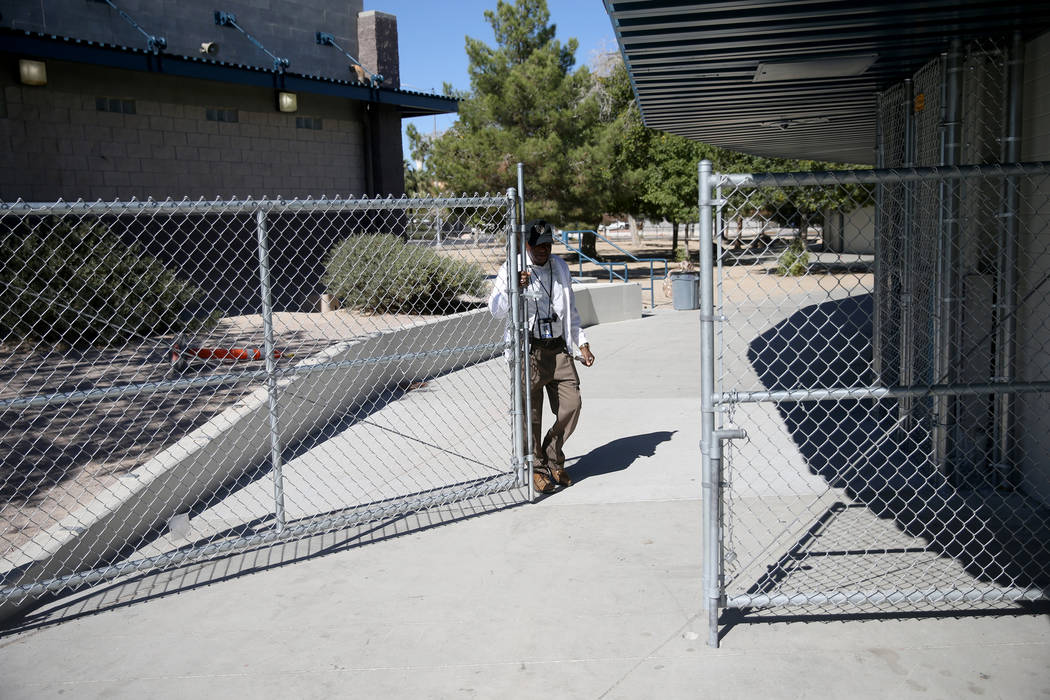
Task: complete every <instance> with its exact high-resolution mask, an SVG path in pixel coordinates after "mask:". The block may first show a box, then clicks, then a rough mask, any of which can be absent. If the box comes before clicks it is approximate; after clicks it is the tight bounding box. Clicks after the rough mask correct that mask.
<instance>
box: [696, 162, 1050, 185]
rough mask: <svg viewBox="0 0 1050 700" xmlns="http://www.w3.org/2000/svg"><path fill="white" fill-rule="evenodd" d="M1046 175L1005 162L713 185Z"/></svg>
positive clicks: (1039, 166) (725, 180)
mask: <svg viewBox="0 0 1050 700" xmlns="http://www.w3.org/2000/svg"><path fill="white" fill-rule="evenodd" d="M1018 175H1050V162H1047V161H1040V162H1033V163H1006V164H995V165H957V166H934V167H926V168H883V169H877V170H876V169H871V170H820V171H813V172H794V173H716V174H715V175H714V182H715V184H717V185H720V186H733V187H764V186H779V187H791V186H802V185H845V184H857V185H866V184H878V183H880V182H912V181H917V180H935V179H942V180H943V179H952V180H955V179H960V180H961V179H965V178H973V177H989V176H992V177H1004V176H1005V177H1010V176H1018Z"/></svg>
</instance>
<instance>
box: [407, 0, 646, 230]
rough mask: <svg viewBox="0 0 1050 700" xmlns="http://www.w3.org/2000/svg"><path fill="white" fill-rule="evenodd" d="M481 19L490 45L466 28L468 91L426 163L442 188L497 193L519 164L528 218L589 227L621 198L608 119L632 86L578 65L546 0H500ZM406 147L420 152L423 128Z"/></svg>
mask: <svg viewBox="0 0 1050 700" xmlns="http://www.w3.org/2000/svg"><path fill="white" fill-rule="evenodd" d="M485 18H486V20H487V21H488V23H489V25H490V26H491V27H492V30H493V35H494V38H495V45H494V46H490V45H488V44H486V43H485V42H483V41H481V40H479V39H475V38H471V37H467V40H466V51H467V55H468V57H469V59H470V68H469V73H470V79H471V91H470V93H468V94H467V95H465V96H463V97H462V99H461V102H460V106H459V119H458V120H457V122H456V123H455V124H454V125H453V126H452V127H451V128H449V129H448V130H447V131H445V132H444V133H443V134H442V135H441V136H439V137H438V138H437V139H436V140H434V142H433V144H432V150H430V151H429V152H427V153H425V156H426V166H425V167H426V168H428V169H429V171H430V172H431V173H432V179H433V181H434V182H436V183H440V186H441V187H442V188H443V190H444V191H446V192H466V193H473V192H499V191H503V190H505V189H506V188H507V187H509V186H512V185H514V184H515V182H516V171H515V166H516V164H517V163H519V162H521V163H524V167H525V174H526V179H525V184H526V191H525V195H526V201H527V207H528V210H527V214H528V216H529V218H533V217H543V218H546V219H548V220H550V221H552V222H556V223H557V224H559V225H560V226H562V227H563V228H569V227H573V228H577V227H578V228H593V227H595V226H596V225H597V224H598V223H599V222H600V220H601V217H602V215H603V214H604V213H605V212H606V211H608V210H609V207H610V204H611V203H613V202H614V201H615V199H616V197H617V194H616V192H614V191H612V190H615V189H616V188H619V190H616V191H622V190H623V189H624V188H623V187H622V186H621V185H620V180H619V179H618V178H617V177H616V171H615V169H614V167H613V166H614V162H613V160H614V158H613V156H614V154H615V152H616V149H617V139H616V138H615V131H614V130H611V129H610V127H611V125H612V124H614V123H615V121H616V119H617V118H618V116H619V115H620V113H621V112H622V106H623V104H626V101H627V99H628V95H624V94H623V91H622V90H612V89H610V88H614V87H616V86H614V85H612V84H611V83H610V84H607V83H606V82H604V81H603V79H602V78H600V77H596V76H594V75H593V74H592V73H591V71H590V70H589V69H588V68H587V67H585V66H584V67H580V68H577V69H574V66H575V53H576V49H577V42H576V40H575V39H570V40H569V41H568V42H567V43H566V44H565V45H562V44H561V42H559V41H557V40H556V39H555V38H554V35H555V25H553V24H551V23H550V13H549V12H548V10H547V3H546V1H545V0H516V1H515V2H504V1H503V0H500V1H499V2H498V3H497V6H496V9H495V11H491V10H490V11H486V12H485ZM410 138H412V137H411V135H410ZM412 147H413V152H414V153H416V152H417V149H419V150H418V152H419V153H423V151H424V148H425V144H424V143H423V139H422V138H421V136H420V135H418V134H417V135H416V136H415V137H414V138H412Z"/></svg>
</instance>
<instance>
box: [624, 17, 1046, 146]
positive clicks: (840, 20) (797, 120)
mask: <svg viewBox="0 0 1050 700" xmlns="http://www.w3.org/2000/svg"><path fill="white" fill-rule="evenodd" d="M605 8H606V11H607V12H608V13H609V17H610V19H611V20H612V24H613V29H614V31H615V32H616V39H617V41H618V42H619V45H620V51H621V53H622V54H623V57H624V61H625V62H626V64H627V69H628V71H629V73H630V76H631V81H632V83H633V85H634V91H635V96H636V97H637V98H638V105H639V107H640V109H641V112H642V117H643V119H644V121H645V124H646V125H647V126H649V127H651V128H653V129H659V130H661V131H668V132H671V133H675V134H680V135H682V136H685V137H688V138H691V139H695V140H698V141H704V142H707V143H710V144H713V145H717V146H722V147H724V148H729V149H733V150H737V151H742V152H745V153H751V154H755V155H763V156H772V157H784V158H807V159H818V160H829V161H837V162H845V163H868V164H871V163H873V162H874V147H875V96H876V94H877V93H878V92H880V91H882V90H884V89H886V88H887V87H889V86H891V85H893V84H895V83H898V82H900V81H901V80H903V79H904V78H907V77H910V76H911V75H912V74H914V72H915V71H916V70H917V69H919V68H920V67H921V66H923V65H924V64H925V63H926V62H928V61H929V60H930V59H932V58H934V57H935V56H936V55H937V54H939V53H941V52H943V51H945V50H946V48H947V46H948V42H949V40H951V39H953V38H955V37H959V38H961V39H963V40H964V41H965V40H970V39H976V38H985V37H988V38H993V37H995V38H998V37H1006V36H1009V35H1010V34H1012V33H1013V32H1014V31H1017V30H1020V31H1021V32H1023V34H1024V36H1025V37H1026V38H1029V37H1032V36H1035V35H1037V34H1040V33H1042V32H1043V31H1046V30H1047V29H1048V28H1050V3H1047V2H1045V0H1044V1H1043V2H1038V1H1037V2H973V1H971V0H935V1H932V2H879V3H871V2H867V3H864V2H852V1H850V0H833V1H824V2H821V1H818V0H795V1H793V2H783V1H781V2H773V1H769V0H737V1H735V2H695V1H693V2H688V1H686V0H630V1H626V0H625V1H623V2H618V1H616V0H605ZM756 76H757V78H758V79H757V80H756Z"/></svg>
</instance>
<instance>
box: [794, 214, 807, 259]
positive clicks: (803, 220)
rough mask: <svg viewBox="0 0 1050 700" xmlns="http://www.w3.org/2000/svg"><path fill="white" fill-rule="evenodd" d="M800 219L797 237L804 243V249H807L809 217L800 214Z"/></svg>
mask: <svg viewBox="0 0 1050 700" xmlns="http://www.w3.org/2000/svg"><path fill="white" fill-rule="evenodd" d="M798 219H799V222H798V235H797V236H796V238H797V240H798V242H799V243H801V244H802V250H806V248H808V247H809V246H808V245H807V241H806V239H807V238H808V237H809V217H808V216H806V215H805V214H799V216H798Z"/></svg>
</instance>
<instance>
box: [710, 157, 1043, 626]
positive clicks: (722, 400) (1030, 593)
mask: <svg viewBox="0 0 1050 700" xmlns="http://www.w3.org/2000/svg"><path fill="white" fill-rule="evenodd" d="M992 172H994V173H996V174H998V175H1002V176H1003V178H1004V180H1003V181H1004V182H1005V183H1007V184H1006V186H1005V189H1006V191H1007V193H1008V194H1007V196H1009V193H1015V192H1016V189H1017V185H1016V180H1017V178H1018V177H1020V176H1023V175H1036V174H1037V175H1041V176H1046V175H1047V174H1048V164H1046V163H1038V164H1023V163H1018V164H1008V165H1002V166H962V167H931V168H905V169H897V170H893V171H878V170H867V171H834V172H826V173H821V172H814V173H764V174H719V173H714V172H713V171H712V165H711V163H710V162H709V161H706V160H705V161H702V162H701V163H700V164H699V168H698V178H699V209H700V241H702V242H703V241H706V242H708V244H703V243H702V244H701V246H700V312H699V325H700V329H699V330H700V358H699V359H700V378H701V381H700V391H701V397H700V403H701V476H702V511H703V512H702V545H703V554H702V562H703V576H702V587H703V588H702V597H703V599H704V602H705V609H706V612H707V621H708V630H709V636H708V644H709V645H710V646H712V647H717V646H718V644H719V612H720V609H723V608H724V609H742V608H770V607H778V606H789V605H790V606H805V605H826V604H834V605H839V606H845V607H849V606H855V605H860V604H862V603H865V604H871V603H876V604H877V603H893V604H909V605H910V604H917V603H934V602H936V603H950V604H951V603H959V604H961V603H964V602H985V603H987V602H995V601H1035V600H1047V599H1048V597H1050V590H1047V589H1046V588H1042V587H1035V586H1032V587H1012V588H1009V587H1005V588H1004V587H994V586H984V587H981V586H974V587H973V588H972V589H971V590H968V591H959V590H958V589H956V588H950V589H944V588H939V587H931V588H916V589H911V590H907V589H894V590H879V589H876V590H831V591H826V590H825V591H822V590H815V591H807V592H799V593H798V594H797V595H775V594H774V595H770V594H767V593H757V594H755V593H744V594H739V595H733V596H727V591H726V575H725V565H726V561H725V555H726V551H727V550H726V541H727V540H726V529H727V524H728V523H727V518H726V513H725V509H726V500H725V499H726V483H725V474H724V472H723V457H724V443H725V441H726V440H733V439H740V438H745V437H747V434H746V432H745V429H746V428H747V426H736V425H731V424H728V423H727V422H726V421H725V413H724V412H725V411H726V410H727V409H730V408H731V407H732V406H734V405H738V404H743V403H753V404H774V403H782V402H788V403H795V402H800V401H815V400H835V401H856V400H859V399H896V400H898V401H901V402H903V401H906V400H914V401H917V400H919V399H936V398H938V397H944V398H945V399H952V400H954V399H955V398H958V397H962V396H975V395H984V396H994V397H997V398H996V401H1001V400H1003V399H1005V397H1012V396H1016V395H1018V394H1023V393H1027V392H1036V393H1047V392H1050V381H1028V382H1019V381H1017V379H1016V378H1015V377H1013V376H1006V377H1001V378H1000V377H995V378H993V380H992V381H991V382H988V383H980V384H976V383H969V384H964V383H961V382H954V383H953V382H952V381H951V378H950V377H949V380H948V381H943V380H942V381H935V382H934V383H932V384H930V383H927V384H925V385H917V384H918V381H917V382H915V383H910V385H907V386H877V385H876V386H860V387H858V386H835V387H828V388H813V387H809V388H807V387H802V386H796V387H792V388H789V389H786V390H774V391H736V390H735V389H736V387H717V388H716V377H717V376H718V375H717V374H716V363H717V362H718V359H717V358H718V354H717V352H716V336H718V335H720V334H721V328H724V325H721V324H725V323H728V322H730V321H731V320H732V319H727V318H725V317H722V316H716V308H717V307H716V298H715V292H716V290H715V279H716V278H715V275H716V273H717V269H716V259H715V251H716V249H717V250H718V251H721V250H722V249H721V245H720V234H719V233H718V232H716V231H715V228H714V227H715V225H716V224H717V225H718V226H719V227H721V216H722V211H723V208H724V207H725V205H726V204H727V200H725V199H723V198H722V190H721V188H722V187H759V186H763V185H771V186H777V185H787V186H805V185H842V184H843V183H853V184H872V185H874V184H879V183H880V182H882V181H883V180H884V179H885V178H886V177H887V176H892V178H894V179H895V181H899V182H904V183H908V182H919V181H922V180H924V179H926V180H928V179H933V180H935V181H941V182H944V183H947V184H946V185H943V186H942V187H943V188H944V189H943V190H942V195H941V196H942V198H944V199H945V201H947V200H948V198H949V197H950V195H948V196H946V195H945V194H944V192H945V191H950V190H951V189H952V188H953V187H957V186H958V185H957V183H958V182H960V181H961V180H963V179H965V178H973V177H980V176H981V175H983V174H985V173H992ZM1006 201H1008V202H1009V204H1008V206H1013V207H1016V199H1009V200H1006ZM942 223H943V222H942ZM954 223H955V222H954V220H953V221H952V224H954ZM945 226H947V224H945ZM942 229H943V227H942ZM947 230H948V231H949V233H951V232H953V231H955V229H954V228H951V227H950V226H949V227H948V228H947ZM877 258H878V253H877V254H876V259H877ZM877 264H878V262H876V265H877ZM919 381H921V380H919ZM902 383H903V382H902ZM933 435H934V437H937V433H936V432H934V433H933Z"/></svg>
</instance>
